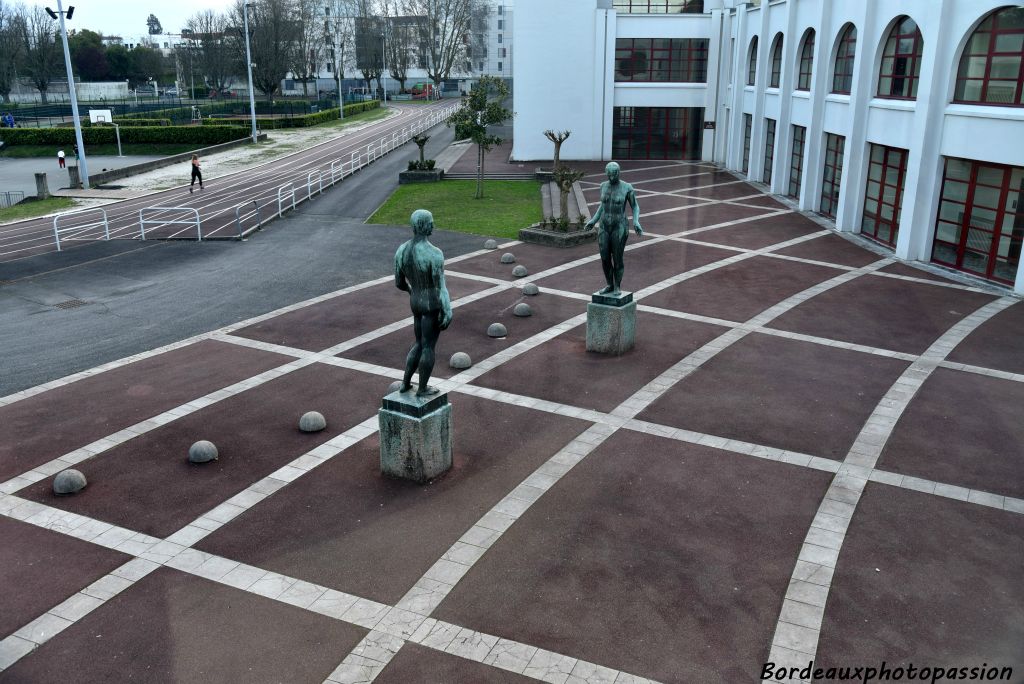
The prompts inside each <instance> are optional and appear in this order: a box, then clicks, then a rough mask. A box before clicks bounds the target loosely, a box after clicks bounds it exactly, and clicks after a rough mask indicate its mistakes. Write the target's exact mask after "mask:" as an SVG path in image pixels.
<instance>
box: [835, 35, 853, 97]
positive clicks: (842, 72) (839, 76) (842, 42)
mask: <svg viewBox="0 0 1024 684" xmlns="http://www.w3.org/2000/svg"><path fill="white" fill-rule="evenodd" d="M856 52H857V27H856V26H854V25H853V24H847V25H846V28H845V29H844V30H843V32H842V33H841V34H840V35H839V48H838V49H837V50H836V68H835V71H834V72H832V92H833V93H841V94H844V95H849V94H850V89H851V88H852V87H853V58H854V55H855V54H856Z"/></svg>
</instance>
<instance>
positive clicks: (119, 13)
mask: <svg viewBox="0 0 1024 684" xmlns="http://www.w3.org/2000/svg"><path fill="white" fill-rule="evenodd" d="M21 1H22V2H24V3H25V4H26V5H39V6H41V7H50V8H52V9H53V10H54V11H56V9H57V0H21ZM17 2H18V0H15V3H17ZM61 2H62V3H63V5H64V9H65V10H67V8H68V5H69V4H70V5H73V6H74V8H75V13H74V15H73V16H72V17H71V21H70V22H68V29H69V30H70V29H73V28H76V29H89V30H90V31H96V32H97V33H102V34H104V35H107V36H110V35H116V36H121V37H122V38H124V39H125V40H126V42H134V40H131V41H129V40H128V39H129V38H131V39H136V38H139V37H140V36H144V35H146V33H147V29H146V18H147V17H149V15H150V14H155V15H156V18H157V19H159V20H160V24H161V25H162V26H163V29H164V31H168V32H171V33H178V32H180V31H181V29H182V28H183V27H184V26H185V22H186V21H187V20H188V18H189V17H190V16H192V15H193V14H195V13H196V12H198V11H200V10H205V9H213V10H217V11H223V10H225V9H227V8H228V7H229V6H230V5H232V4H233V2H232V0H167V1H166V2H157V1H156V0H70V2H69V0H61ZM5 4H6V3H5ZM12 4H14V3H12Z"/></svg>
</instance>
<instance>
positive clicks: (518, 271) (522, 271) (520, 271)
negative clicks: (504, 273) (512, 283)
mask: <svg viewBox="0 0 1024 684" xmlns="http://www.w3.org/2000/svg"><path fill="white" fill-rule="evenodd" d="M529 274H530V272H529V271H527V270H526V267H525V266H523V265H522V264H519V265H518V266H516V267H515V268H513V269H512V275H514V276H515V277H516V278H523V277H525V276H527V275H529Z"/></svg>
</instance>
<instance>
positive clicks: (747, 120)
mask: <svg viewBox="0 0 1024 684" xmlns="http://www.w3.org/2000/svg"><path fill="white" fill-rule="evenodd" d="M753 127H754V117H753V116H751V115H750V114H744V115H743V173H747V172H748V171H750V134H751V129H752V128H753Z"/></svg>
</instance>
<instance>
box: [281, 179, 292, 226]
mask: <svg viewBox="0 0 1024 684" xmlns="http://www.w3.org/2000/svg"><path fill="white" fill-rule="evenodd" d="M285 188H288V189H290V190H291V193H292V209H295V185H294V184H292V183H285V184H284V185H282V186H281V187H279V188H278V189H277V217H278V218H281V214H283V213H284V211H283V210H282V209H281V203H282V202H283V199H282V195H281V192H282V191H283V190H284V189H285Z"/></svg>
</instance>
